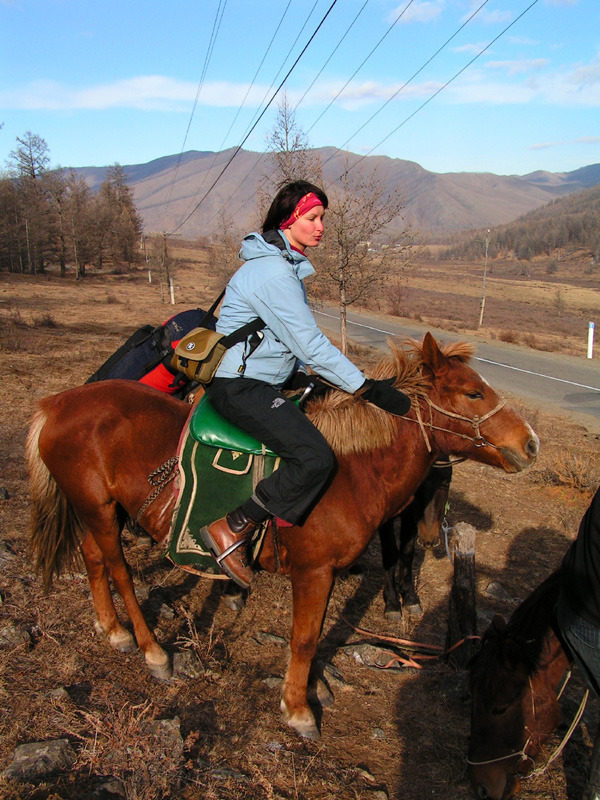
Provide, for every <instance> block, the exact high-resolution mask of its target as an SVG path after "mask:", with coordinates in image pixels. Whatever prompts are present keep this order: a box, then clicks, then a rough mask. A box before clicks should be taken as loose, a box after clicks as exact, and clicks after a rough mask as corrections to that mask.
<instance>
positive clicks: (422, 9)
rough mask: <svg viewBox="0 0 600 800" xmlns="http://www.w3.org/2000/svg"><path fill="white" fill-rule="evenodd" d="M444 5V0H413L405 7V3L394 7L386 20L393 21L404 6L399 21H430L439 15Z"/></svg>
mask: <svg viewBox="0 0 600 800" xmlns="http://www.w3.org/2000/svg"><path fill="white" fill-rule="evenodd" d="M444 5H445V3H444V0H413V2H412V3H411V5H410V6H408V8H406V4H403V5H401V6H398V8H396V9H394V11H392V13H391V14H390V15H389V16H388V22H394V20H395V19H397V17H398V15H399V14H401V13H402V10H403V9H404V8H406V11H405V13H404V14H402V17H401V18H400V20H399V22H402V23H410V22H431V21H432V20H434V19H437V18H438V17H439V16H440V14H441V13H442V10H443V8H444Z"/></svg>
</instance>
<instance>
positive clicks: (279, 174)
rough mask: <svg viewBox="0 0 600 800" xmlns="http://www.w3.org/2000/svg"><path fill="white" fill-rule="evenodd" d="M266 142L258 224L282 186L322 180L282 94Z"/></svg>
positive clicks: (318, 165) (318, 163)
mask: <svg viewBox="0 0 600 800" xmlns="http://www.w3.org/2000/svg"><path fill="white" fill-rule="evenodd" d="M266 143H267V152H268V160H267V168H266V172H265V174H264V175H263V177H262V179H261V181H260V183H259V186H258V190H257V197H258V203H257V207H258V208H257V210H258V216H259V220H260V221H262V220H263V219H264V217H265V215H266V212H267V209H268V207H269V205H270V204H271V200H272V199H273V196H274V195H275V194H276V193H277V191H278V190H279V189H280V188H281V187H282V186H283V185H284V184H286V183H289V182H290V181H296V180H304V181H311V182H312V183H316V184H319V185H320V184H321V183H322V177H323V176H322V170H321V161H320V158H319V156H318V155H317V154H316V153H315V151H314V150H311V149H310V147H309V143H308V137H307V136H306V134H305V133H304V131H303V130H302V128H301V126H300V125H299V123H298V122H297V120H296V113H295V111H294V109H293V108H292V107H291V106H290V103H289V100H288V96H287V94H286V93H285V92H284V93H283V96H282V98H281V101H280V103H279V105H278V107H277V117H276V119H275V123H274V125H273V128H272V129H271V130H270V131H269V133H268V134H267V137H266Z"/></svg>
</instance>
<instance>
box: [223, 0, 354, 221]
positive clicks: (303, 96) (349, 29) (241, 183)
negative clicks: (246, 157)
mask: <svg viewBox="0 0 600 800" xmlns="http://www.w3.org/2000/svg"><path fill="white" fill-rule="evenodd" d="M369 2H370V0H365V2H364V3H363V5H362V7H361V8H360V10H359V11H358V13H357V14H356V16H355V17H354V19H353V20H352V22H351V23H350V25H349V26H348V27H347V28H346V30H345V32H344V33H343V34H342V37H341V38H340V40H339V41H338V43H337V45H336V46H335V47H334V49H333V50H332V51H331V53H330V55H329V57H328V58H327V60H326V61H325V62H324V64H323V66H322V67H321V69H320V70H319V72H318V73H317V75H316V77H315V78H314V80H313V81H312V82H311V84H310V86H309V87H308V89H307V90H306V91H305V92H304V94H303V95H302V97H301V98H300V100H299V101H298V102H297V103H296V105H295V106H294V109H293V111H294V113H295V112H296V109H297V108H298V106H299V105H300V104H301V103H302V101H303V100H304V98H305V97H306V95H307V94H308V92H309V91H310V90H311V88H312V87H313V86H314V84H315V83H316V81H317V80H318V79H319V77H320V76H321V74H322V72H323V70H324V69H325V67H326V66H327V64H329V62H330V61H331V59H332V58H333V56H334V55H335V53H336V52H337V50H338V49H339V47H340V45H341V44H342V42H343V41H344V39H345V38H346V36H347V35H348V34H349V33H350V31H351V30H352V28H353V27H354V25H355V23H356V22H357V20H358V18H359V17H360V15H361V14H362V12H363V11H364V9H365V8H366V6H367V5H368V3H369ZM265 155H266V153H261V154H260V156H259V158H258V160H257V161H256V163H255V164H254V165H253V166H252V167H251V169H249V170H248V172H247V173H246V174H245V175H244V177H243V178H242V180H241V181H240V182H239V183H238V185H237V187H236V188H235V189H234V191H233V192H232V193H231V194H230V195H229V197H228V198H227V200H226V201H225V203H224V204H223V205H227V204H228V203H229V201H230V200H231V198H232V197H233V196H234V195H235V194H237V192H239V190H240V188H241V187H242V186H243V184H244V183H245V181H246V179H247V178H248V177H249V176H250V175H251V174H252V172H254V170H255V169H256V167H257V166H258V165H259V164H260V162H261V161H262V159H263V158H264V157H265ZM240 208H241V206H240ZM236 213H237V212H236Z"/></svg>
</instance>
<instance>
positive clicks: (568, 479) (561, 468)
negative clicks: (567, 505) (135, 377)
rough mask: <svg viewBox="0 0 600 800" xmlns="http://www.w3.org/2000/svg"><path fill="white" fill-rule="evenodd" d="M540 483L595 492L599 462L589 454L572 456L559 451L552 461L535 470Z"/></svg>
mask: <svg viewBox="0 0 600 800" xmlns="http://www.w3.org/2000/svg"><path fill="white" fill-rule="evenodd" d="M537 475H538V478H539V480H540V481H541V482H542V483H546V484H548V485H550V486H569V487H570V488H572V489H577V490H578V491H580V492H595V491H596V489H597V488H598V484H599V483H600V463H599V462H598V459H597V458H592V457H590V456H589V455H587V456H585V457H583V456H574V455H571V454H569V453H564V452H561V453H559V454H558V455H557V456H556V459H555V461H554V463H553V464H552V465H551V466H547V467H545V468H544V469H541V470H539V471H538V472H537Z"/></svg>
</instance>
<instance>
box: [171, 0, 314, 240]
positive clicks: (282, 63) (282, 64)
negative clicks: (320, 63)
mask: <svg viewBox="0 0 600 800" xmlns="http://www.w3.org/2000/svg"><path fill="white" fill-rule="evenodd" d="M290 2H291V0H290ZM318 2H319V0H315V2H314V4H313V7H312V8H311V10H310V12H309V14H308V16H307V17H306V19H305V20H304V23H303V25H302V27H301V28H300V30H299V31H298V33H297V34H296V38H295V39H294V41H293V42H292V44H291V46H290V48H289V50H288V52H287V54H286V56H285V58H284V59H283V61H282V62H281V66H280V67H279V69H278V70H277V73H276V74H275V77H274V78H273V80H272V81H271V85H270V86H269V88H268V89H267V91H266V92H265V94H264V96H263V99H262V100H261V102H260V103H259V104H258V109H257V111H256V112H255V114H254V116H253V117H252V120H251V121H250V126H249V127H251V126H252V125H253V124H254V122H255V121H256V115H257V114H258V113H259V111H260V108H261V106H262V104H263V103H264V102H265V100H266V98H267V97H268V95H269V92H270V91H271V90H272V88H273V86H274V84H275V81H276V80H277V78H278V77H279V75H280V74H281V71H282V69H283V67H284V65H285V63H286V61H287V60H288V58H289V57H290V55H291V54H292V51H293V50H294V47H295V46H296V43H297V42H298V39H299V38H300V36H301V35H302V32H303V31H304V28H305V27H306V25H307V24H308V21H309V19H310V18H311V17H312V15H313V12H314V10H315V8H316V7H317V4H318ZM288 7H289V3H288ZM286 12H287V8H286ZM284 16H285V13H284ZM282 21H283V18H282ZM280 24H281V23H280ZM278 29H279V26H278ZM269 46H270V45H269ZM244 100H245V98H244ZM240 110H241V106H240V108H238V113H239V111H240ZM236 118H237V114H236ZM256 124H258V121H256ZM229 130H231V128H230V129H229ZM250 133H252V130H250V131H249V128H246V134H247V135H248V136H249V135H250ZM246 134H244V135H245V136H246ZM227 135H229V131H228V132H227ZM244 141H245V140H244ZM221 146H222V145H221ZM235 155H236V154H234V158H235ZM218 156H219V151H217V152H215V154H214V156H213V160H212V163H211V165H210V167H209V169H208V170H207V172H206V174H205V176H204V179H203V180H202V182H201V183H200V185H199V186H198V188H197V189H196V191H195V192H194V196H193V197H192V199H191V201H190V203H189V205H188V210H186V211H185V212H184V217H185V219H186V220H187V219H188V217H187V214H188V211H189V209H190V208H192V206H193V204H194V203H195V201H196V198H197V197H198V195H199V194H200V192H201V191H202V189H203V188H204V185H205V183H206V181H207V180H208V176H209V174H210V170H211V169H212V168H213V166H214V164H215V161H216V160H217V157H218ZM192 213H194V212H192ZM182 224H183V223H182Z"/></svg>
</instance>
